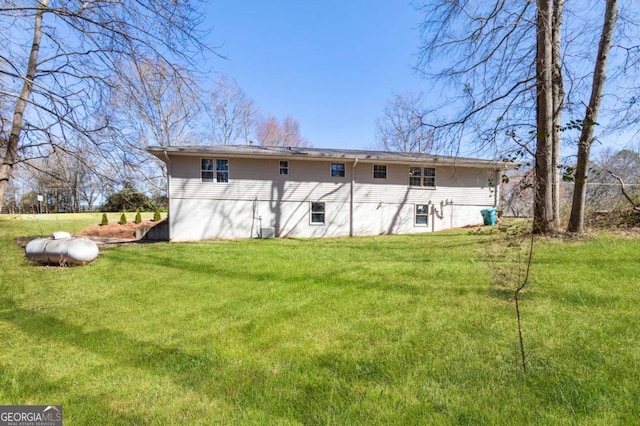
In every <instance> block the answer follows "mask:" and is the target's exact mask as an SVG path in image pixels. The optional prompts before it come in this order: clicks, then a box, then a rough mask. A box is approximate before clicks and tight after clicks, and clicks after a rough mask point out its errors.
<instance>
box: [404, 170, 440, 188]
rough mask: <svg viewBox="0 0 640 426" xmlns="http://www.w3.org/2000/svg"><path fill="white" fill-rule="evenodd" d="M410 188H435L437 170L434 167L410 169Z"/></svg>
mask: <svg viewBox="0 0 640 426" xmlns="http://www.w3.org/2000/svg"><path fill="white" fill-rule="evenodd" d="M409 186H420V187H427V188H435V186H436V169H435V168H433V167H424V168H422V167H411V168H410V169H409Z"/></svg>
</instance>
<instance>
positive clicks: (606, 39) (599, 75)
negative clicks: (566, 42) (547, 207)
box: [568, 0, 618, 233]
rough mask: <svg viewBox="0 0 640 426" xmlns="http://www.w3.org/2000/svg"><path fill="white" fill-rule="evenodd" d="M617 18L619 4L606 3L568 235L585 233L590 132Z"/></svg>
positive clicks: (582, 133) (586, 112) (585, 118)
mask: <svg viewBox="0 0 640 426" xmlns="http://www.w3.org/2000/svg"><path fill="white" fill-rule="evenodd" d="M617 19H618V1H617V0H607V5H606V9H605V14H604V24H603V26H602V33H601V35H600V43H599V45H598V56H597V57H596V63H595V68H594V71H593V83H592V86H591V98H590V99H589V105H588V106H587V109H586V111H585V115H584V121H583V123H582V131H581V132H580V140H579V141H578V162H577V164H576V175H575V188H574V191H573V202H572V204H571V217H570V219H569V228H568V231H569V232H573V233H582V232H584V206H585V199H586V193H587V167H588V165H589V154H590V151H591V144H592V143H593V133H594V126H595V124H596V120H597V119H598V113H599V112H600V104H601V103H602V95H603V93H604V84H605V80H606V69H607V60H608V58H609V50H610V49H611V40H612V38H613V30H614V28H615V25H616V20H617Z"/></svg>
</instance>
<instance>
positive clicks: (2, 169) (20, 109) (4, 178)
mask: <svg viewBox="0 0 640 426" xmlns="http://www.w3.org/2000/svg"><path fill="white" fill-rule="evenodd" d="M48 5H49V0H40V2H39V4H38V10H37V11H36V14H35V20H34V25H33V43H32V44H31V52H30V53H29V62H28V63H27V72H26V75H25V78H24V83H23V84H22V91H21V92H20V97H19V98H18V100H17V102H16V107H15V109H14V111H13V122H12V123H11V133H10V134H9V140H8V141H7V147H6V149H5V153H4V157H3V158H2V164H0V213H2V204H3V201H4V195H5V193H6V192H7V186H8V185H9V179H11V171H12V170H13V166H14V164H15V162H16V160H17V157H18V142H19V141H20V132H21V131H22V125H23V122H24V110H25V108H26V107H27V103H28V102H29V97H30V96H31V91H32V89H33V80H34V78H35V76H36V68H37V63H38V53H39V52H40V38H41V36H42V16H43V15H44V12H45V10H46V9H47V7H48Z"/></svg>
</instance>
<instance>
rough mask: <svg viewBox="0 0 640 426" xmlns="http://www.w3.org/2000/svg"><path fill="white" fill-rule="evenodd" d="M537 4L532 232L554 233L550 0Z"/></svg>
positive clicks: (555, 225) (554, 169)
mask: <svg viewBox="0 0 640 426" xmlns="http://www.w3.org/2000/svg"><path fill="white" fill-rule="evenodd" d="M537 1H538V21H537V27H538V32H537V39H536V106H537V108H536V120H537V123H536V140H537V143H536V153H535V159H536V161H535V169H536V179H535V184H534V205H533V232H534V233H536V234H544V233H552V232H556V231H557V218H556V217H555V208H554V205H553V201H554V199H553V193H554V189H553V188H554V183H555V179H554V178H553V175H554V173H555V171H556V167H555V166H556V165H555V164H553V148H554V145H553V140H554V129H553V117H554V111H553V106H554V102H553V101H554V96H553V89H554V86H553V41H552V40H553V38H552V20H553V18H552V16H553V5H552V1H553V0H537Z"/></svg>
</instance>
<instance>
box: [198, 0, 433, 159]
mask: <svg viewBox="0 0 640 426" xmlns="http://www.w3.org/2000/svg"><path fill="white" fill-rule="evenodd" d="M207 15H208V16H207V24H208V25H210V26H211V27H212V28H213V31H212V33H211V35H210V36H209V39H208V41H209V43H210V44H211V45H213V46H218V47H217V48H216V51H217V52H218V53H219V54H221V55H224V56H226V57H227V59H224V60H223V59H217V58H214V57H212V58H211V63H210V64H207V65H208V66H209V67H210V68H212V69H213V70H214V71H215V72H222V73H224V74H226V75H227V76H228V77H230V78H235V79H236V80H237V82H238V85H239V86H240V88H242V90H243V91H244V92H245V93H246V95H247V96H248V97H249V98H251V99H253V100H254V101H255V103H256V106H257V107H258V109H259V110H260V112H261V113H262V114H263V115H266V116H269V115H274V116H276V117H278V118H279V119H282V118H284V117H285V116H286V115H291V116H292V117H294V118H296V119H297V120H298V121H299V122H300V129H301V133H302V136H303V137H305V138H306V139H307V140H308V141H309V143H310V144H311V145H312V146H314V147H319V148H352V149H366V148H373V147H375V144H376V141H375V121H376V119H377V118H378V117H379V116H380V115H381V114H382V111H383V108H384V104H385V101H387V100H388V99H390V98H391V97H392V96H393V94H394V93H406V92H410V91H419V90H424V85H425V84H426V82H425V81H424V80H422V79H421V78H420V77H419V75H418V74H417V73H416V72H415V71H414V70H413V68H412V67H413V66H414V65H415V64H416V56H415V55H416V53H417V49H418V41H419V34H418V30H417V29H416V27H417V25H418V24H419V23H420V20H421V17H420V15H419V14H418V13H417V12H416V11H415V10H414V9H413V8H412V7H411V6H410V5H409V3H408V2H406V1H402V0H395V1H394V0H392V1H389V0H324V1H315V2H310V1H291V0H275V1H258V0H246V1H237V0H216V1H213V2H211V3H210V4H209V5H208V8H207ZM213 79H214V78H213V76H212V80H213Z"/></svg>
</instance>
